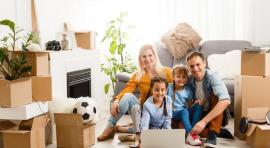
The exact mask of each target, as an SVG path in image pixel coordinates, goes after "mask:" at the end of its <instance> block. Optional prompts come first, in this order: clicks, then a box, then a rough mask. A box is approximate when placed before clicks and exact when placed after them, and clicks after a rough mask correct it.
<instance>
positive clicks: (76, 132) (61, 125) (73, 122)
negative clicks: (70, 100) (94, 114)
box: [54, 113, 95, 148]
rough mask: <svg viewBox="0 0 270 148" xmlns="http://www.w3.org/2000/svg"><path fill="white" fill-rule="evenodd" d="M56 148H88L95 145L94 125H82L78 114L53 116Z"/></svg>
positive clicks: (57, 114)
mask: <svg viewBox="0 0 270 148" xmlns="http://www.w3.org/2000/svg"><path fill="white" fill-rule="evenodd" d="M54 119H55V124H56V135H57V147H58V148H89V146H90V145H93V144H95V124H83V120H82V116H81V115H79V114H69V113H55V114H54Z"/></svg>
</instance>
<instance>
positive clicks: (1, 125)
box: [0, 120, 16, 130]
mask: <svg viewBox="0 0 270 148" xmlns="http://www.w3.org/2000/svg"><path fill="white" fill-rule="evenodd" d="M15 126H16V124H15V123H13V122H11V121H7V120H6V121H0V130H6V129H10V128H12V127H15Z"/></svg>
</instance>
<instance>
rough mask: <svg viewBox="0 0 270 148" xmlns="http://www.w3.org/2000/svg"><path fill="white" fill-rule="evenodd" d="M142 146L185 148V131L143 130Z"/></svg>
mask: <svg viewBox="0 0 270 148" xmlns="http://www.w3.org/2000/svg"><path fill="white" fill-rule="evenodd" d="M141 144H142V148H182V147H185V130H184V129H171V130H164V129H151V130H143V131H142V132H141Z"/></svg>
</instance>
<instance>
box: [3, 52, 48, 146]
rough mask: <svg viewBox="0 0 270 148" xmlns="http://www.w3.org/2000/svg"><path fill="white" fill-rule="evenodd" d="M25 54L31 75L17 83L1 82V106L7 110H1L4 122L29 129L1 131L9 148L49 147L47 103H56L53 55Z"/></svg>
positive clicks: (43, 53)
mask: <svg viewBox="0 0 270 148" xmlns="http://www.w3.org/2000/svg"><path fill="white" fill-rule="evenodd" d="M19 52H21V51H16V52H15V54H19ZM25 54H26V57H27V62H28V64H29V65H31V66H32V72H31V74H29V75H28V77H26V78H21V79H18V80H14V81H6V80H1V81H0V89H1V90H3V91H1V95H0V106H2V107H4V108H0V118H1V119H6V120H11V119H13V120H23V122H22V124H20V126H22V125H24V124H25V123H27V125H28V128H23V129H22V128H14V129H12V130H8V131H1V133H2V135H3V138H2V139H1V140H2V141H3V145H4V147H6V148H13V147H27V148H32V147H33V148H39V147H40V148H41V147H42V148H43V147H45V138H44V137H45V132H44V131H45V126H46V124H47V121H48V118H47V117H46V116H45V115H44V114H45V113H47V112H48V103H47V102H45V101H50V100H52V82H51V76H50V69H49V53H48V52H30V51H29V52H25ZM36 101H42V102H45V103H42V102H36ZM32 102H33V103H32ZM42 114H43V115H42ZM39 115H42V116H39ZM37 116H38V117H37ZM28 123H29V124H28ZM1 126H2V125H0V127H1ZM24 127H25V126H24Z"/></svg>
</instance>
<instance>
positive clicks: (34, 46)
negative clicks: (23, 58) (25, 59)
mask: <svg viewBox="0 0 270 148" xmlns="http://www.w3.org/2000/svg"><path fill="white" fill-rule="evenodd" d="M26 49H28V50H29V51H42V49H41V47H40V46H39V45H38V44H37V43H30V44H29V45H28V46H27V47H26Z"/></svg>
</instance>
